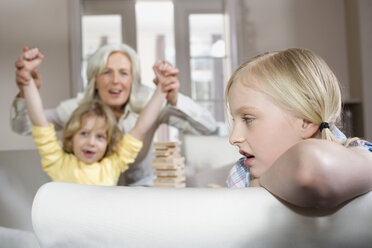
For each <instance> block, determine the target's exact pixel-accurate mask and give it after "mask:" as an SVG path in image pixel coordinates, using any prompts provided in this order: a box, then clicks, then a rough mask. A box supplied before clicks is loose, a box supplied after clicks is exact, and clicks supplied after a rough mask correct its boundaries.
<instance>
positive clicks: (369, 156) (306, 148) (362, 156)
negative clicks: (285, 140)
mask: <svg viewBox="0 0 372 248" xmlns="http://www.w3.org/2000/svg"><path fill="white" fill-rule="evenodd" d="M259 183H260V185H261V186H263V187H264V188H266V189H267V190H268V191H270V192H271V193H273V194H274V195H276V196H278V197H279V198H281V199H283V200H285V201H287V202H289V203H291V204H294V205H297V206H301V207H319V208H331V207H335V206H337V205H339V204H341V203H343V202H345V201H347V200H350V199H352V198H354V197H357V196H359V195H361V194H364V193H366V192H368V191H370V190H372V153H371V152H368V151H365V150H362V149H359V148H345V147H343V146H342V145H339V144H336V143H332V142H329V141H324V140H316V139H310V140H305V141H302V142H300V143H298V144H296V145H295V146H293V147H292V148H290V149H289V150H288V151H287V152H286V153H284V154H283V155H282V156H281V157H280V158H279V159H278V160H277V161H276V162H275V163H274V164H273V165H272V166H271V167H270V169H268V170H267V171H266V172H265V173H264V174H263V175H262V176H261V178H259Z"/></svg>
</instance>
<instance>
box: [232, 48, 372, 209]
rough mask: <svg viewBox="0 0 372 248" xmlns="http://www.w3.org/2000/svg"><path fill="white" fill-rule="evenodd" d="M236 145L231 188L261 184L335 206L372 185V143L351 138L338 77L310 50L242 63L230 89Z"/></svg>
mask: <svg viewBox="0 0 372 248" xmlns="http://www.w3.org/2000/svg"><path fill="white" fill-rule="evenodd" d="M225 94H226V95H225V101H226V102H225V103H226V110H227V111H226V112H227V114H228V116H229V117H230V119H231V120H232V132H231V134H230V143H231V144H233V145H235V146H237V147H238V148H239V152H240V153H241V154H242V156H243V157H242V158H241V159H240V160H239V161H238V162H237V163H236V164H235V165H234V167H233V169H232V170H231V172H230V175H229V177H228V180H227V183H228V186H229V187H248V186H261V187H264V188H266V189H267V190H268V191H270V192H271V193H273V194H274V195H276V196H277V197H279V198H281V199H283V200H285V201H287V202H289V203H292V204H294V205H297V206H302V207H322V208H328V207H334V206H337V205H339V204H341V203H343V202H345V201H346V200H349V199H352V198H354V197H356V196H358V195H361V194H363V193H366V192H368V191H370V190H371V189H372V152H371V151H372V144H371V143H369V142H367V141H364V140H360V139H357V138H353V139H347V138H346V137H345V135H344V134H343V133H342V132H341V131H340V130H339V129H338V128H337V127H336V125H337V124H338V123H339V120H340V116H341V92H340V87H339V83H338V80H337V78H336V76H335V75H334V74H333V72H332V71H331V69H330V68H329V67H328V65H327V64H326V63H325V62H324V60H323V59H321V58H320V57H319V56H318V55H316V54H315V53H313V52H311V51H309V50H305V49H288V50H285V51H278V52H270V53H264V54H261V55H259V56H257V57H255V58H253V59H251V60H249V61H247V62H246V63H244V64H242V65H241V66H240V67H239V68H238V69H237V70H236V71H235V72H234V74H233V75H232V77H231V78H230V80H229V82H228V85H227V87H226V93H225Z"/></svg>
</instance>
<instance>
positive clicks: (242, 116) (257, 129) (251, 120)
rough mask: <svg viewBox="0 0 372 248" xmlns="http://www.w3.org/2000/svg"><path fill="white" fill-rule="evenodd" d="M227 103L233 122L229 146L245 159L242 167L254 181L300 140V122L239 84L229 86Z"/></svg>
mask: <svg viewBox="0 0 372 248" xmlns="http://www.w3.org/2000/svg"><path fill="white" fill-rule="evenodd" d="M245 81H246V80H245ZM248 82H249V81H248ZM258 83H259V82H258ZM228 100H229V104H230V111H231V114H232V117H233V119H234V124H233V131H232V133H231V135H230V143H231V144H233V145H236V146H238V147H239V152H240V153H241V154H242V155H244V156H246V159H245V160H244V164H245V165H246V166H248V167H249V168H250V172H251V175H252V176H253V177H254V178H259V177H260V176H261V175H262V174H263V173H264V172H265V171H266V170H267V169H268V168H269V167H270V166H271V165H272V164H273V162H274V161H275V160H276V159H277V158H278V157H279V156H280V155H282V154H283V153H284V152H285V151H286V150H287V149H288V148H290V147H291V146H293V145H294V144H296V143H297V142H299V141H301V140H302V136H301V134H300V133H299V125H302V124H301V123H302V119H299V118H297V117H295V116H294V115H293V114H291V113H289V112H288V111H286V110H284V109H283V108H281V107H280V106H278V104H275V103H274V102H273V101H271V100H270V98H269V97H268V96H267V95H266V94H264V93H262V92H261V91H257V90H255V89H253V88H251V87H247V86H246V85H243V84H242V83H241V81H239V80H238V81H237V82H234V83H233V85H232V86H231V88H230V92H229V95H228Z"/></svg>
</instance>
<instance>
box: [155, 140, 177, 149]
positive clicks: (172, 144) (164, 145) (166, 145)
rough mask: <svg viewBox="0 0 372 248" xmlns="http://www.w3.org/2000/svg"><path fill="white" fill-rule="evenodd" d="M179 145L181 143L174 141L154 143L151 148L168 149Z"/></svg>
mask: <svg viewBox="0 0 372 248" xmlns="http://www.w3.org/2000/svg"><path fill="white" fill-rule="evenodd" d="M180 144H181V141H175V142H155V143H154V144H153V146H154V147H155V148H162V149H164V148H169V147H176V146H179V145H180Z"/></svg>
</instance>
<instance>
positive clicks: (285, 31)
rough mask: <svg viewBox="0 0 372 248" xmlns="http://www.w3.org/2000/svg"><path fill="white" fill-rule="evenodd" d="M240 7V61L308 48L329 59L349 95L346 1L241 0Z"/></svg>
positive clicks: (238, 31)
mask: <svg viewBox="0 0 372 248" xmlns="http://www.w3.org/2000/svg"><path fill="white" fill-rule="evenodd" d="M237 7H238V8H239V9H238V10H237V15H240V16H241V17H240V18H241V19H240V21H239V22H240V28H239V29H238V30H237V33H238V35H240V36H241V37H240V39H239V40H240V41H241V44H239V46H238V51H239V52H238V55H239V62H240V63H242V62H243V61H245V60H247V59H248V58H251V57H252V56H255V55H257V54H259V53H262V52H265V51H272V50H280V49H286V48H290V47H302V48H307V49H310V50H313V51H315V52H316V53H318V54H320V55H321V56H322V57H323V58H324V59H325V60H326V62H327V63H328V64H329V65H330V67H331V68H332V69H333V70H334V71H335V73H336V75H337V77H338V78H339V80H340V81H341V83H342V85H343V86H344V87H343V88H344V96H345V98H346V99H347V98H349V85H348V82H349V75H348V67H347V45H346V27H345V9H344V2H343V1H340V0H327V1H324V0H311V1H309V0H280V1H277V0H264V1H262V0H240V4H239V5H237Z"/></svg>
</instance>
